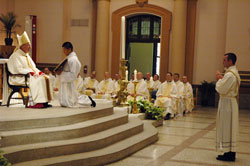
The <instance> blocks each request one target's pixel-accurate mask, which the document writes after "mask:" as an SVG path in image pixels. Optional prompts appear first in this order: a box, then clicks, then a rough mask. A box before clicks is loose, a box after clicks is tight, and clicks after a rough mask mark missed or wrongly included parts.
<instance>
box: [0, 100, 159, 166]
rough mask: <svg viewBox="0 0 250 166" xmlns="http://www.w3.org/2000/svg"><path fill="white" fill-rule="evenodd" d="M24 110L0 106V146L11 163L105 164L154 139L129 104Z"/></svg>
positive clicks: (33, 165)
mask: <svg viewBox="0 0 250 166" xmlns="http://www.w3.org/2000/svg"><path fill="white" fill-rule="evenodd" d="M53 105H54V106H53V107H52V108H47V109H26V108H24V106H23V105H22V104H19V105H11V107H9V108H7V107H3V106H2V107H0V136H1V140H0V144H1V150H3V151H4V155H5V157H6V158H8V160H9V161H10V162H11V163H12V164H13V165H14V166H15V165H17V166H22V165H23V166H42V165H51V166H52V165H53V166H55V165H58V166H59V165H60V166H69V165H70V166H74V165H76V166H79V165H81V166H83V165H105V164H108V163H112V162H114V161H118V160H120V159H123V158H125V157H126V156H129V155H131V154H133V153H134V152H136V151H138V150H140V149H142V148H144V147H146V146H147V145H150V144H152V143H154V142H155V141H157V140H158V132H157V129H156V128H155V127H154V126H153V125H152V124H151V123H144V122H143V121H142V120H141V119H140V118H138V117H137V116H135V115H128V113H127V112H128V111H127V109H128V108H113V107H112V105H111V103H108V102H103V101H98V102H97V107H95V108H91V107H86V106H77V107H75V108H63V107H60V106H58V103H57V104H56V103H53Z"/></svg>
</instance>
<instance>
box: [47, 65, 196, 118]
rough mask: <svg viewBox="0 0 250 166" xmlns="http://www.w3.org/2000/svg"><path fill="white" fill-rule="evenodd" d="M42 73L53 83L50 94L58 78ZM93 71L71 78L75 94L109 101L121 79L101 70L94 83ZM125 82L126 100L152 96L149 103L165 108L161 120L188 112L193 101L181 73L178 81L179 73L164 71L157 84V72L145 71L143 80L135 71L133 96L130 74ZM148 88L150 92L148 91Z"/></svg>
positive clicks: (190, 90)
mask: <svg viewBox="0 0 250 166" xmlns="http://www.w3.org/2000/svg"><path fill="white" fill-rule="evenodd" d="M44 73H45V74H47V75H49V77H50V80H51V82H52V85H53V89H54V95H55V96H56V93H57V92H58V89H59V86H60V85H59V84H60V77H59V76H56V77H55V76H53V75H52V74H51V72H50V71H49V70H48V69H47V68H45V70H44ZM95 77H96V72H95V71H93V72H92V73H91V75H90V77H86V78H84V79H83V78H82V77H81V76H80V74H79V75H78V78H77V80H76V81H75V86H76V89H77V91H78V93H79V95H81V94H85V95H88V96H91V97H92V98H93V99H107V100H112V98H115V97H116V95H117V93H118V91H119V90H120V84H119V80H120V79H121V77H120V75H119V74H116V75H115V78H114V79H113V80H112V78H111V77H110V73H109V72H105V73H104V80H102V81H101V82H98V81H97V80H96V78H95ZM131 77H132V79H131V80H130V81H129V83H128V85H127V91H128V94H129V95H128V97H127V100H128V101H129V100H134V97H136V100H149V99H151V97H152V98H153V102H154V104H155V105H156V106H159V107H162V108H164V109H165V111H164V117H165V119H170V118H173V117H174V116H177V117H178V116H182V115H183V114H185V113H188V112H191V111H192V109H193V107H194V104H193V89H192V86H191V84H190V83H189V82H188V81H187V77H186V76H183V77H182V81H180V75H179V74H178V73H175V74H174V75H172V73H170V72H168V73H167V74H166V81H165V82H163V83H161V82H160V81H159V76H158V75H157V74H155V75H154V77H153V78H152V77H151V75H150V73H149V72H148V73H146V79H144V78H143V74H142V73H141V72H138V74H137V81H138V83H137V84H136V96H135V94H134V83H133V80H134V75H133V74H132V76H131ZM150 89H151V92H152V93H151V94H150Z"/></svg>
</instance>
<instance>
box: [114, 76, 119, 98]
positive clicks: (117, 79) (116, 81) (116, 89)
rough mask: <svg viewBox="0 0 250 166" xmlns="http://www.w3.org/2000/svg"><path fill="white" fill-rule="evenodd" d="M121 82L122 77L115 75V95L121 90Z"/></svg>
mask: <svg viewBox="0 0 250 166" xmlns="http://www.w3.org/2000/svg"><path fill="white" fill-rule="evenodd" d="M120 81H121V76H120V74H119V73H117V74H115V79H114V83H115V94H117V93H118V92H119V90H120Z"/></svg>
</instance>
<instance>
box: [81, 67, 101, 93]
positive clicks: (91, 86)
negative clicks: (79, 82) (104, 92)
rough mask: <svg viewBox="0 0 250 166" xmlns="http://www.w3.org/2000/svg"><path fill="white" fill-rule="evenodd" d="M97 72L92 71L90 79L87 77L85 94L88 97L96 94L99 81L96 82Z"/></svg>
mask: <svg viewBox="0 0 250 166" xmlns="http://www.w3.org/2000/svg"><path fill="white" fill-rule="evenodd" d="M95 77H96V71H92V72H91V74H90V77H86V78H85V79H84V89H85V90H84V94H85V95H87V96H91V95H92V94H93V93H95V92H96V90H97V86H98V83H99V82H98V81H97V80H96V78H95Z"/></svg>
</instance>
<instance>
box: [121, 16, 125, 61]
mask: <svg viewBox="0 0 250 166" xmlns="http://www.w3.org/2000/svg"><path fill="white" fill-rule="evenodd" d="M121 26H122V27H121V31H122V33H121V34H122V36H121V39H122V41H121V44H122V45H121V51H122V59H125V40H126V39H125V16H122V24H121Z"/></svg>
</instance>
